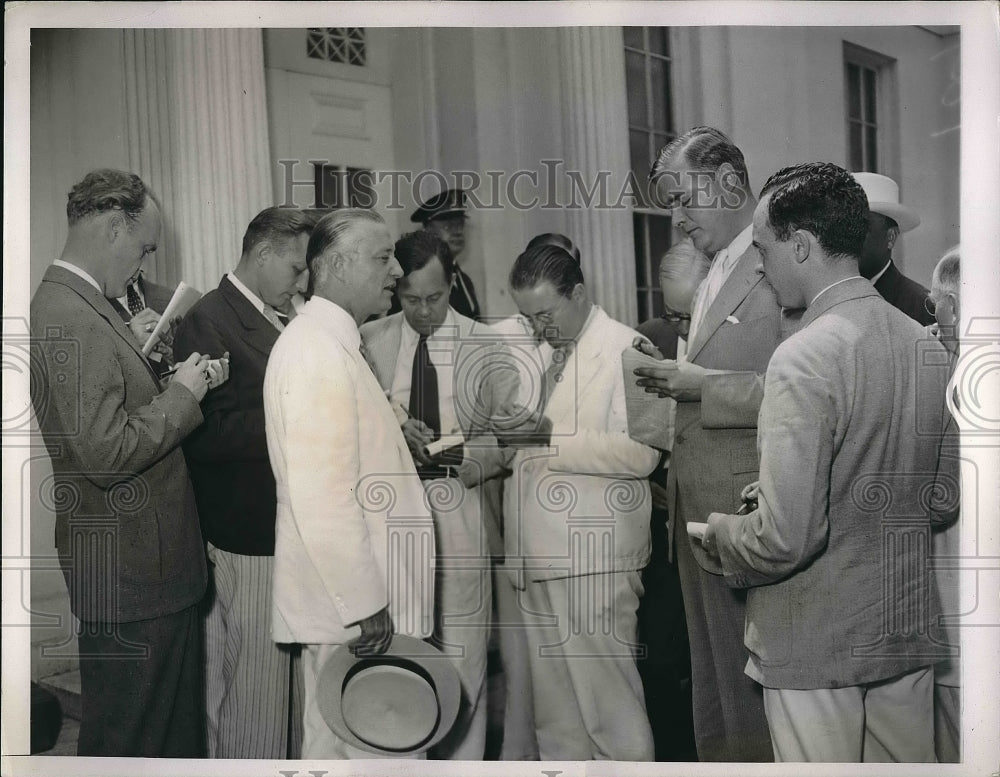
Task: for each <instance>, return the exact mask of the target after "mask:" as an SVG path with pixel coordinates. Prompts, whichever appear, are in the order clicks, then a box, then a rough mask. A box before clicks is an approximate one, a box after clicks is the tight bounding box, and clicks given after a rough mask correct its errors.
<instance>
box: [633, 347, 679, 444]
mask: <svg viewBox="0 0 1000 777" xmlns="http://www.w3.org/2000/svg"><path fill="white" fill-rule="evenodd" d="M638 367H658V368H660V369H663V368H667V369H677V362H676V361H674V360H673V359H665V360H662V361H661V360H660V359H657V358H655V357H653V356H649V355H648V354H645V353H642V352H641V351H639V350H637V349H635V348H632V347H629V348H626V349H625V350H624V351H622V373H623V377H624V380H625V413H626V416H627V418H628V436H629V437H631V438H632V439H633V440H636V441H637V442H641V443H644V444H646V445H651V446H653V447H654V448H660V449H661V450H666V449H667V447H668V445H669V444H670V438H669V429H668V428H667V427H668V417H669V415H668V414H669V412H670V404H669V403H670V400H669V399H667V398H665V397H661V396H659V395H658V394H651V393H649V392H647V391H646V389H645V388H644V387H643V386H637V385H636V381H637V380H639V377H638V376H637V375H636V374H635V373H634V370H635V369H636V368H638Z"/></svg>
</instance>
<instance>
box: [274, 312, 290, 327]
mask: <svg viewBox="0 0 1000 777" xmlns="http://www.w3.org/2000/svg"><path fill="white" fill-rule="evenodd" d="M274 315H275V316H276V317H277V319H278V323H279V324H281V326H282V327H286V326H288V316H286V315H285V314H284V313H281V312H280V311H277V310H276V311H274Z"/></svg>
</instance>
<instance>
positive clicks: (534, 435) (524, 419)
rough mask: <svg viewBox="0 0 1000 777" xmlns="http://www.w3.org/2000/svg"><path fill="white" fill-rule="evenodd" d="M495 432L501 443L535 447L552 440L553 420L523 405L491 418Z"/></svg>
mask: <svg viewBox="0 0 1000 777" xmlns="http://www.w3.org/2000/svg"><path fill="white" fill-rule="evenodd" d="M490 425H491V427H492V430H493V434H495V435H496V438H497V442H499V443H500V444H501V445H508V446H510V447H511V448H535V447H539V446H546V445H549V444H550V443H551V442H552V421H551V420H550V419H549V418H548V416H544V415H540V414H538V413H536V412H533V411H531V410H529V409H528V408H526V407H523V406H516V407H514V408H512V409H511V410H509V411H504V414H503V415H499V416H495V417H493V418H492V419H490Z"/></svg>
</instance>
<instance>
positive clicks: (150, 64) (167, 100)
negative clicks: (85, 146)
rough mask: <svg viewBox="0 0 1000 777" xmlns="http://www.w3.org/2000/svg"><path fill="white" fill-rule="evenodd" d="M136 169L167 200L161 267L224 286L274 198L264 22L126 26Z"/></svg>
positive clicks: (167, 273)
mask: <svg viewBox="0 0 1000 777" xmlns="http://www.w3.org/2000/svg"><path fill="white" fill-rule="evenodd" d="M123 35H124V45H125V63H126V68H125V72H126V105H127V116H128V147H129V160H130V164H131V167H132V169H133V170H134V171H135V172H137V173H138V174H139V175H141V176H142V177H143V180H145V181H146V182H147V183H148V184H149V185H150V186H151V187H152V188H153V189H154V191H155V192H156V194H157V196H158V197H159V199H160V202H161V205H162V210H163V216H164V229H163V238H162V241H161V242H162V247H161V248H160V250H158V251H157V254H158V257H157V260H156V264H155V265H151V275H152V277H154V278H155V279H156V280H158V281H160V282H161V283H167V284H171V285H172V284H175V283H176V282H177V281H179V280H183V281H185V282H187V283H189V284H191V285H192V286H195V287H196V288H198V289H200V290H201V291H203V292H206V291H209V290H210V289H213V288H215V287H216V286H217V285H218V283H219V280H220V279H221V277H222V275H223V274H224V273H226V272H228V271H229V270H231V269H232V268H233V267H235V266H236V262H237V261H238V260H239V256H240V247H241V242H242V237H243V231H244V230H245V229H246V225H247V224H248V223H249V221H250V219H251V218H253V216H254V215H255V214H256V213H257V212H258V211H260V210H261V209H262V208H264V207H266V206H268V205H270V204H271V170H270V161H269V144H268V131H267V110H266V102H265V100H266V95H265V88H264V48H263V38H262V33H261V31H260V30H245V29H239V30H230V29H214V30H196V29H192V30H186V29H176V30H125V31H123Z"/></svg>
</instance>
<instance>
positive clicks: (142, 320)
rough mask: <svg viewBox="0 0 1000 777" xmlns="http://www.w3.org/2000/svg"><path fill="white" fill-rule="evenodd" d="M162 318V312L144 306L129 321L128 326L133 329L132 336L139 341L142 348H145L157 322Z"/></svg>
mask: <svg viewBox="0 0 1000 777" xmlns="http://www.w3.org/2000/svg"><path fill="white" fill-rule="evenodd" d="M159 320H160V314H159V313H157V312H156V311H155V310H153V309H152V308H143V309H142V310H140V311H139V312H138V313H136V314H135V315H134V316H132V320H131V321H129V322H128V328H129V329H130V330H132V336H133V337H134V338H135V339H136V341H137V342H138V343H139V347H140V348H144V347H145V345H146V341H147V340H148V339H149V336H150V335H151V334H152V333H153V330H154V329H156V324H157V323H158V322H159Z"/></svg>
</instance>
